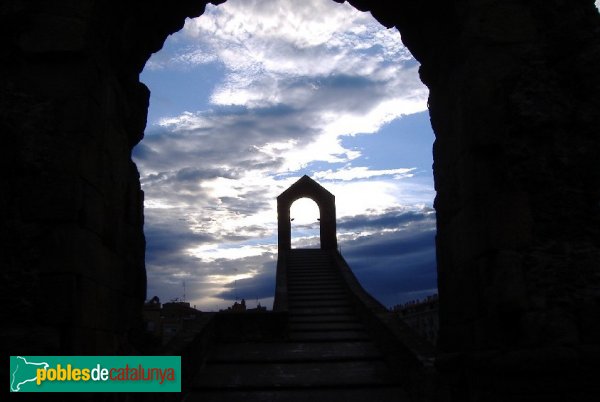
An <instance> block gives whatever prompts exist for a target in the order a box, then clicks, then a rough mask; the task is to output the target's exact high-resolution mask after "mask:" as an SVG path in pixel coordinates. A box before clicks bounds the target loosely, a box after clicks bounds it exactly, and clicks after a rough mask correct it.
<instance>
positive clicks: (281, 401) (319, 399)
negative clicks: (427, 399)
mask: <svg viewBox="0 0 600 402" xmlns="http://www.w3.org/2000/svg"><path fill="white" fill-rule="evenodd" d="M184 401H185V402H264V401H269V402H307V401H310V402H332V401H344V402H365V401H373V402H408V401H410V399H409V398H408V396H407V395H406V393H405V391H404V390H403V389H402V388H400V387H390V386H378V387H369V388H358V389H356V388H312V389H276V390H255V391H253V390H225V391H220V390H219V391H209V390H206V391H202V392H194V393H191V394H188V395H187V396H186V398H185V400H184Z"/></svg>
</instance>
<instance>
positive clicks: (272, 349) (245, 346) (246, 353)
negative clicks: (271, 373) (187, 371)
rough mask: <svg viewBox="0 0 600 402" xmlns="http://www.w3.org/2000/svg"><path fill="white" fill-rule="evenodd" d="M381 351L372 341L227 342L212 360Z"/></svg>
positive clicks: (369, 355)
mask: <svg viewBox="0 0 600 402" xmlns="http://www.w3.org/2000/svg"><path fill="white" fill-rule="evenodd" d="M380 357H381V354H380V353H379V351H378V350H377V348H376V347H375V345H374V344H373V343H371V342H308V343H306V342H273V343H252V344H250V343H228V344H221V345H218V346H217V349H216V350H215V351H214V352H213V353H212V355H211V357H210V359H209V361H208V362H209V363H217V362H220V363H226V362H238V363H239V362H259V361H260V362H280V363H282V362H292V361H305V362H306V361H325V360H368V359H377V358H380Z"/></svg>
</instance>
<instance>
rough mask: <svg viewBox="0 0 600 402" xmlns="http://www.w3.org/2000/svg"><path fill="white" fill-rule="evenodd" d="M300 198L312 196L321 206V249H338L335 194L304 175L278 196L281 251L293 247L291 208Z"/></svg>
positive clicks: (278, 233) (278, 236) (279, 247)
mask: <svg viewBox="0 0 600 402" xmlns="http://www.w3.org/2000/svg"><path fill="white" fill-rule="evenodd" d="M300 198H310V199H311V200H313V201H314V202H316V203H317V206H318V207H319V219H320V222H321V225H320V237H321V249H322V250H335V249H337V237H336V223H335V196H334V195H333V194H331V193H330V192H329V191H327V190H326V189H325V188H324V187H323V186H321V185H320V184H319V183H317V182H316V181H314V180H313V179H311V178H310V177H308V176H306V175H304V176H302V177H301V178H300V179H299V180H298V181H297V182H295V183H294V184H292V185H291V186H290V187H289V188H288V189H287V190H285V191H284V192H283V193H281V194H280V195H279V196H278V197H277V245H278V250H279V252H284V251H287V250H290V249H291V248H292V237H291V232H292V228H291V224H290V208H291V206H292V204H293V203H294V201H296V200H298V199H300Z"/></svg>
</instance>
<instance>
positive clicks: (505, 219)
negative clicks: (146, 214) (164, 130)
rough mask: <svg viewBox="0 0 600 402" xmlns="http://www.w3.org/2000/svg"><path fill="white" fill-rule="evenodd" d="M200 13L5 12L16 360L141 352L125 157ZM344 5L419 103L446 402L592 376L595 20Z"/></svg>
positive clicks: (575, 9) (576, 3)
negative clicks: (372, 24) (161, 75)
mask: <svg viewBox="0 0 600 402" xmlns="http://www.w3.org/2000/svg"><path fill="white" fill-rule="evenodd" d="M219 2H221V1H220V0H219ZM205 3H206V1H203V0H196V1H192V0H182V1H164V0H152V1H144V2H138V1H132V0H114V1H108V0H107V1H99V0H96V1H94V0H77V1H75V0H62V1H58V0H57V1H42V0H37V1H35V0H28V1H26V0H21V1H18V0H6V1H3V2H2V5H1V6H0V32H1V35H2V38H3V44H4V48H3V50H2V52H1V53H0V65H1V66H2V67H1V69H2V70H1V72H2V74H0V129H1V131H2V133H3V136H2V138H3V144H2V147H1V148H0V152H1V155H0V156H1V157H0V163H1V167H2V169H1V170H0V175H1V176H0V185H1V187H0V188H1V189H2V191H0V211H1V212H0V213H1V214H2V226H1V228H0V240H1V242H2V248H1V250H2V251H1V254H0V262H1V265H2V270H1V272H2V289H0V294H2V296H3V297H4V298H5V304H4V305H5V306H10V308H9V309H8V311H6V312H5V313H4V314H5V315H6V317H5V318H4V320H3V321H4V323H7V324H8V325H3V329H2V330H1V333H2V339H3V341H4V342H3V345H5V347H6V348H8V349H9V350H7V353H10V354H17V353H20V354H36V353H38V354H53V353H74V354H79V353H89V354H103V353H106V354H109V353H120V352H126V351H130V350H133V348H134V347H135V345H134V344H133V345H132V339H135V336H132V335H134V334H135V330H136V328H138V327H139V325H140V323H141V306H142V302H143V299H144V297H145V271H144V237H143V230H142V229H143V214H142V201H143V194H142V192H141V190H140V186H139V178H138V174H137V170H136V167H135V165H134V164H133V163H132V161H131V157H130V154H131V149H132V147H133V146H134V145H135V144H136V143H137V142H138V141H139V140H140V139H141V138H142V136H143V130H144V126H145V120H146V109H147V106H148V97H149V91H148V90H147V88H146V87H145V86H144V85H143V84H141V83H139V73H140V72H141V70H142V69H143V66H144V63H145V62H146V61H147V59H148V58H149V56H150V55H151V53H152V52H155V51H157V50H159V49H160V47H161V46H162V44H163V42H164V40H165V38H166V37H167V36H168V34H170V33H173V32H176V31H177V30H179V29H181V27H182V26H183V23H184V19H185V17H193V16H197V15H199V14H201V13H202V12H203V10H204V7H205ZM350 3H351V4H353V5H354V6H355V7H357V8H358V9H360V10H370V11H371V12H372V13H373V15H374V16H375V17H376V18H377V19H378V20H379V21H380V22H381V23H382V24H384V25H385V26H396V27H398V28H399V30H400V32H401V34H402V39H403V41H404V43H405V44H406V45H407V46H408V47H409V49H410V50H411V52H412V53H413V54H414V56H415V57H416V58H417V59H418V60H419V61H420V62H421V64H422V67H421V78H422V80H423V81H424V82H425V84H426V85H427V86H428V87H429V88H430V99H429V106H430V112H431V121H432V125H433V128H434V131H435V133H436V142H435V145H434V175H435V183H436V190H437V198H436V203H435V206H436V211H437V219H438V237H437V246H438V276H439V294H440V325H441V332H440V340H439V347H440V355H439V361H440V369H442V371H444V372H452V373H460V374H459V375H457V376H456V378H454V379H451V380H448V384H449V385H448V387H449V389H451V390H454V391H451V392H450V394H452V395H459V396H457V398H458V399H459V400H460V398H461V397H462V396H464V395H467V396H469V397H470V398H472V399H473V400H477V399H478V398H481V399H485V398H488V399H487V400H494V399H493V398H492V397H490V395H499V394H501V393H502V392H504V393H510V392H512V393H513V394H514V395H525V394H528V393H529V394H531V393H532V392H533V393H535V389H537V388H534V389H533V391H532V390H531V389H530V390H529V391H527V390H526V389H525V390H523V387H521V388H519V386H520V385H519V384H517V385H515V386H514V387H513V388H510V387H509V388H510V389H512V391H510V390H508V391H507V390H506V389H507V388H506V387H503V386H499V385H498V384H495V385H494V384H492V383H490V382H489V378H488V379H486V378H482V377H477V374H476V373H479V372H488V373H491V372H494V370H500V369H499V367H504V368H503V370H505V371H504V372H503V373H507V372H511V370H512V369H513V368H514V367H529V368H530V369H531V370H532V371H534V372H536V373H538V372H539V370H537V369H536V367H551V368H552V370H554V371H552V370H550V371H551V372H550V373H549V374H547V375H546V377H544V376H541V377H540V378H542V377H543V378H560V377H561V376H563V375H564V372H563V371H564V370H563V371H560V367H573V366H572V365H575V366H577V367H579V369H580V370H583V369H585V367H587V366H586V364H592V363H593V362H594V361H595V360H594V359H597V356H598V340H599V339H600V327H599V322H598V320H597V317H599V316H600V308H599V303H600V301H599V294H598V293H599V291H598V289H599V286H600V283H599V282H600V279H599V278H600V276H599V274H598V270H599V261H600V244H599V243H600V233H599V230H600V187H599V186H598V183H600V169H599V167H598V162H597V155H600V139H599V138H598V127H600V114H599V112H598V110H600V96H598V94H599V92H600V76H599V75H598V74H597V72H598V71H600V28H599V27H600V16H599V14H598V12H597V11H596V9H595V7H594V1H593V0H572V1H568V2H567V1H563V0H511V1H498V0H496V1H495V0H482V1H478V2H474V1H467V0H462V1H460V0H456V1H434V0H429V1H426V0H424V1H409V0H404V1H401V0H398V1H383V0H379V1H377V0H370V1H369V0H351V1H350ZM133 343H134V342H133ZM594 353H596V354H595V355H594ZM482 356H483V357H482ZM590 356H596V357H590ZM564 362H568V364H569V365H571V366H565V364H564ZM590 362H592V363H590ZM596 364H597V363H596ZM477 365H483V367H486V368H487V369H486V370H487V371H486V370H480V369H479V368H478V367H480V366H477ZM536 370H537V371H536ZM550 383H555V381H550ZM565 383H569V382H568V381H566V382H565ZM490 384H491V385H490ZM511 384H512V383H511ZM494 387H495V388H494ZM565 387H566V388H565V389H563V390H562V391H560V392H563V393H569V392H572V390H573V386H565ZM569 387H570V388H569ZM499 388H501V389H499ZM457 390H458V391H457ZM549 392H550V391H549ZM482 395H483V396H482ZM514 395H513V396H514ZM498 398H499V397H498Z"/></svg>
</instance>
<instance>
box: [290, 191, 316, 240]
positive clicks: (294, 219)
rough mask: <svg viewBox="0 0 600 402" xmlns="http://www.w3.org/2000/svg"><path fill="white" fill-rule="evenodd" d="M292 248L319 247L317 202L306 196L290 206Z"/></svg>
mask: <svg viewBox="0 0 600 402" xmlns="http://www.w3.org/2000/svg"><path fill="white" fill-rule="evenodd" d="M290 222H291V224H290V226H291V239H292V240H291V246H292V248H321V232H320V230H321V212H320V210H319V206H318V205H317V203H316V202H315V201H314V200H312V199H310V198H307V197H302V198H299V199H297V200H296V201H294V202H293V203H292V205H291V207H290Z"/></svg>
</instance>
